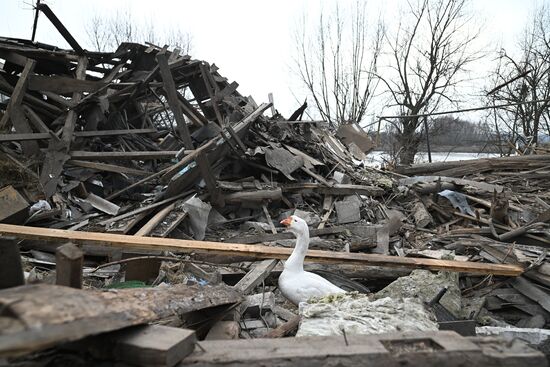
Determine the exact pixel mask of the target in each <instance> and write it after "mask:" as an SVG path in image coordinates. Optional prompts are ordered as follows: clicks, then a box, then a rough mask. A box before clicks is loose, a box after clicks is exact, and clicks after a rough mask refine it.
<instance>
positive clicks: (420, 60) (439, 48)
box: [379, 0, 480, 164]
mask: <svg viewBox="0 0 550 367" xmlns="http://www.w3.org/2000/svg"><path fill="white" fill-rule="evenodd" d="M408 6H409V11H408V13H407V14H406V15H405V16H402V17H401V19H400V21H399V23H398V25H397V30H396V31H395V33H391V34H390V32H386V33H385V35H384V39H385V40H386V43H387V44H388V47H389V58H390V60H391V61H390V64H389V71H387V72H386V73H385V74H384V75H379V77H380V79H381V80H382V81H383V83H384V84H385V86H386V88H387V90H388V92H389V96H390V97H389V98H390V101H391V102H390V106H394V107H397V109H398V113H397V114H398V115H400V116H402V117H401V118H399V119H397V120H394V121H390V123H392V124H393V127H394V128H395V130H396V131H397V141H398V144H399V153H398V155H399V161H400V163H402V164H410V163H412V162H413V160H414V156H415V154H416V152H417V150H418V145H419V143H420V134H419V133H418V130H420V129H421V126H422V122H423V121H422V119H421V118H419V117H416V116H415V115H418V114H422V113H429V112H431V111H434V110H435V109H436V108H437V107H438V106H440V104H441V103H442V102H443V101H446V102H451V103H455V102H456V100H455V99H454V96H453V93H454V92H455V90H456V88H457V87H458V86H459V85H460V84H461V83H463V82H464V81H465V76H466V73H465V72H466V67H467V66H468V65H469V64H470V63H472V62H473V61H475V60H477V59H479V57H480V53H479V52H475V51H472V50H471V46H472V43H473V41H474V40H475V39H476V38H477V37H478V35H479V31H474V32H471V31H470V29H471V27H470V26H471V25H472V24H471V23H472V20H473V18H472V16H470V15H468V14H467V11H466V10H467V9H466V0H433V1H432V0H418V1H417V2H415V3H414V4H413V3H412V2H410V3H408Z"/></svg>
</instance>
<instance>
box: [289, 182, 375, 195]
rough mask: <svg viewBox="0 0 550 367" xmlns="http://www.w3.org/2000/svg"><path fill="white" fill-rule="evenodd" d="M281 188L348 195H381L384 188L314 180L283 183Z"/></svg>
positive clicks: (293, 190) (290, 190)
mask: <svg viewBox="0 0 550 367" xmlns="http://www.w3.org/2000/svg"><path fill="white" fill-rule="evenodd" d="M281 188H282V189H283V192H296V191H305V190H313V191H315V192H318V193H320V194H324V195H335V196H348V195H355V194H357V195H366V196H382V195H384V192H385V190H384V189H382V188H381V187H377V186H366V185H350V184H334V185H332V186H331V187H327V186H324V185H321V184H319V183H315V182H306V183H297V184H293V183H291V184H285V185H282V186H281Z"/></svg>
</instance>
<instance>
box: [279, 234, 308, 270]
mask: <svg viewBox="0 0 550 367" xmlns="http://www.w3.org/2000/svg"><path fill="white" fill-rule="evenodd" d="M308 246H309V231H306V232H301V233H298V234H297V235H296V247H294V251H292V254H291V255H290V257H289V258H288V260H287V261H286V262H285V269H287V270H295V271H303V270H304V258H305V257H306V252H307V248H308Z"/></svg>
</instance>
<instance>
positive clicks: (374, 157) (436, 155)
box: [366, 150, 499, 167]
mask: <svg viewBox="0 0 550 367" xmlns="http://www.w3.org/2000/svg"><path fill="white" fill-rule="evenodd" d="M498 156H499V155H498V154H496V153H464V152H447V153H443V152H432V162H450V161H461V160H468V159H478V158H492V157H498ZM387 161H390V159H389V156H388V155H387V154H386V153H384V152H382V151H377V150H375V151H372V152H370V153H369V154H368V155H367V161H366V163H367V165H369V166H372V167H380V166H381V165H382V164H384V163H385V162H387ZM424 162H428V153H427V152H418V153H417V154H416V156H415V158H414V163H424Z"/></svg>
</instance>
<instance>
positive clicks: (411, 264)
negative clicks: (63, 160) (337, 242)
mask: <svg viewBox="0 0 550 367" xmlns="http://www.w3.org/2000/svg"><path fill="white" fill-rule="evenodd" d="M0 233H1V234H4V235H8V236H14V237H17V238H22V239H33V240H43V241H54V242H66V241H71V242H74V243H78V244H81V243H82V244H98V245H103V246H112V247H120V248H135V249H142V250H153V251H177V252H203V253H213V254H220V255H237V256H250V257H255V258H260V259H262V258H263V259H285V260H286V259H287V258H288V257H289V256H290V254H291V252H292V249H287V248H280V247H269V246H260V245H243V244H236V243H223V242H208V241H191V240H180V239H174V238H156V237H138V236H126V235H119V234H109V233H97V232H79V231H67V230H62V229H49V228H39V227H27V226H17V225H11V224H0ZM306 261H311V262H322V263H342V264H344V263H348V264H360V265H376V266H386V267H405V268H413V269H429V270H445V271H455V272H465V273H476V274H494V275H505V276H518V275H521V274H522V273H523V267H522V266H518V265H510V264H487V263H475V262H468V261H453V260H437V259H424V258H412V257H398V256H387V255H378V254H363V253H346V252H331V251H319V250H310V251H308V253H307V257H306Z"/></svg>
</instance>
